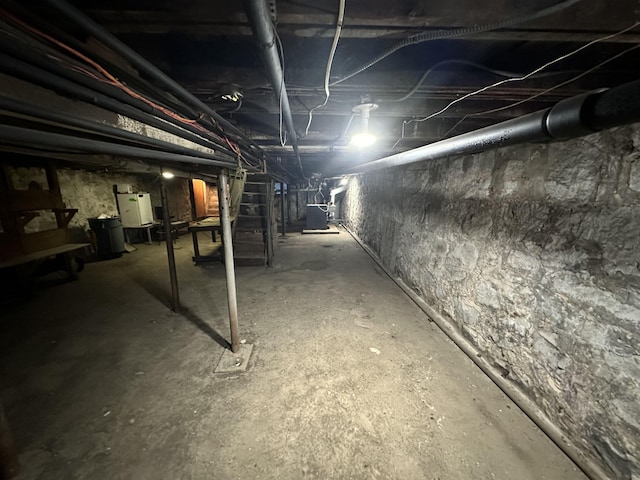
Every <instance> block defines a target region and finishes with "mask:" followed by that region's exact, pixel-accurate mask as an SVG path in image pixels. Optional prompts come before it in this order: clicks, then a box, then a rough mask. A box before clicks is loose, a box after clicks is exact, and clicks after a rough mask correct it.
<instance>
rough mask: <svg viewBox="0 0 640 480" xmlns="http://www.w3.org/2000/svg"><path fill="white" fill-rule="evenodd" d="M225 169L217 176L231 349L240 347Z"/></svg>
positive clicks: (233, 350)
mask: <svg viewBox="0 0 640 480" xmlns="http://www.w3.org/2000/svg"><path fill="white" fill-rule="evenodd" d="M227 180H228V175H227V172H226V170H222V171H221V172H220V175H219V176H218V187H219V189H220V190H219V191H220V193H221V195H220V196H221V198H220V222H221V226H222V245H223V247H224V270H225V273H226V274H227V300H228V303H229V327H230V329H231V351H232V352H233V353H236V352H237V351H238V350H239V349H240V336H239V333H238V302H237V299H236V272H235V266H234V264H233V243H232V239H231V217H230V209H229V185H228V184H227Z"/></svg>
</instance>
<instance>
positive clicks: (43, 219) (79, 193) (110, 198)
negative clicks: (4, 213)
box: [11, 167, 191, 242]
mask: <svg viewBox="0 0 640 480" xmlns="http://www.w3.org/2000/svg"><path fill="white" fill-rule="evenodd" d="M11 173H12V180H13V183H14V186H15V188H17V189H25V190H26V189H28V188H41V189H47V179H46V175H45V172H44V169H42V168H22V167H20V168H12V169H11ZM58 178H59V180H60V190H61V192H62V198H63V201H64V203H65V205H66V206H67V208H77V209H78V213H76V215H75V216H74V217H73V219H72V220H71V223H70V224H69V229H70V231H71V235H72V237H73V238H72V241H75V242H86V241H87V240H88V238H89V236H88V231H89V223H88V220H87V219H88V218H91V217H97V216H99V215H100V214H103V213H104V214H106V215H117V214H118V208H117V205H116V197H115V195H114V193H113V186H114V185H118V184H130V185H132V186H133V191H134V192H149V193H150V194H151V203H152V205H153V206H160V205H161V204H162V202H161V197H160V183H159V179H158V178H157V177H156V176H155V175H144V174H123V173H111V172H108V173H107V172H90V171H86V170H75V169H68V168H60V169H58ZM167 185H168V188H167V190H168V197H169V212H170V214H171V215H173V216H175V217H176V220H191V203H190V200H189V183H188V180H186V179H182V178H177V177H176V178H173V179H172V180H170V181H169V182H168V184H167ZM50 228H56V222H55V216H54V215H53V213H51V212H41V214H40V216H39V217H36V218H35V219H34V220H32V221H31V222H29V223H28V224H27V225H26V227H25V230H26V231H28V232H32V231H40V230H47V229H50Z"/></svg>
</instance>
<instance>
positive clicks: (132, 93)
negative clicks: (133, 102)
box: [0, 8, 230, 143]
mask: <svg viewBox="0 0 640 480" xmlns="http://www.w3.org/2000/svg"><path fill="white" fill-rule="evenodd" d="M0 13H2V14H3V16H4V17H5V18H8V19H10V20H11V21H12V22H13V23H15V24H16V25H18V26H19V27H21V28H22V29H23V30H26V31H27V32H30V33H31V34H33V35H36V36H37V37H40V38H43V39H45V40H47V41H49V42H50V43H52V44H54V45H57V46H58V47H60V48H62V49H63V50H65V51H66V52H68V53H71V54H72V55H73V56H75V57H77V58H79V59H81V60H82V61H84V62H85V63H87V64H88V65H90V66H91V67H93V68H94V69H95V70H96V71H97V72H99V73H100V74H101V75H103V77H104V78H105V80H104V83H108V84H110V85H112V86H114V87H117V88H119V89H120V90H122V91H124V92H125V93H127V94H128V95H130V96H131V97H133V98H135V99H137V100H140V101H142V102H144V103H145V104H147V105H149V106H150V107H152V108H154V109H156V110H158V111H161V112H162V113H164V114H165V115H167V116H168V117H170V118H172V119H173V120H176V121H178V122H180V123H183V124H186V125H191V126H193V127H194V128H196V129H198V130H200V131H201V132H203V133H205V134H207V135H211V134H213V133H212V132H211V131H210V130H209V129H207V128H204V127H203V126H201V125H200V124H199V123H198V120H193V119H190V118H186V117H184V116H182V115H180V114H179V113H176V112H173V111H171V110H169V109H167V108H165V107H163V106H162V105H159V104H157V103H156V102H154V101H152V100H150V99H148V98H147V97H145V96H144V95H141V94H139V93H138V92H136V91H134V90H132V89H131V88H129V87H128V86H127V85H125V84H124V83H123V82H121V81H120V80H119V79H118V78H117V77H115V76H114V75H113V74H111V72H109V71H108V70H107V69H106V68H104V67H103V66H102V65H100V64H99V63H98V62H96V61H94V60H93V59H91V58H89V57H87V56H86V55H84V54H83V53H81V52H79V51H78V50H76V49H74V48H72V47H70V46H69V45H66V44H65V43H63V42H61V41H59V40H57V39H56V38H54V37H52V36H50V35H48V34H46V33H44V32H42V31H40V30H38V29H37V28H35V27H32V26H31V25H29V24H27V23H25V22H23V21H22V20H20V19H19V18H17V17H15V16H14V15H12V14H11V13H9V12H8V11H6V10H4V9H2V8H0ZM48 56H49V57H50V58H52V59H53V60H58V61H60V59H59V58H57V57H55V56H52V55H48ZM62 63H63V64H65V63H66V62H64V61H63V62H62ZM65 66H66V67H67V68H70V69H72V70H74V71H78V72H79V73H84V74H86V75H88V76H90V77H92V78H94V79H96V80H99V78H96V75H95V74H93V73H91V72H89V71H88V70H86V69H84V68H82V67H78V66H75V65H71V66H70V65H69V64H66V65H65ZM210 121H211V122H212V124H213V125H216V122H215V121H214V120H213V119H210ZM218 138H219V139H220V140H223V139H224V140H225V141H226V142H227V143H229V142H230V141H229V139H228V138H226V136H225V137H224V138H220V137H218Z"/></svg>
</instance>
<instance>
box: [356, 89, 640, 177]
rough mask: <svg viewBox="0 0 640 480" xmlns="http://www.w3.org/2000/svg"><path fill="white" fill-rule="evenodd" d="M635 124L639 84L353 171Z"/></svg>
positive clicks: (638, 114) (639, 114) (576, 99)
mask: <svg viewBox="0 0 640 480" xmlns="http://www.w3.org/2000/svg"><path fill="white" fill-rule="evenodd" d="M637 121H640V80H636V81H634V82H630V83H627V84H624V85H621V86H619V87H615V88H612V89H610V90H598V91H595V92H591V93H587V94H583V95H579V96H577V97H572V98H568V99H566V100H562V101H560V102H559V103H557V104H556V105H555V106H554V107H552V108H550V109H547V110H541V111H538V112H534V113H530V114H528V115H524V116H522V117H519V118H514V119H512V120H507V121H506V122H501V123H498V124H496V125H491V126H489V127H485V128H481V129H479V130H475V131H473V132H469V133H465V134H463V135H458V136H456V137H453V138H448V139H446V140H442V141H440V142H435V143H432V144H429V145H425V146H423V147H419V148H415V149H413V150H408V151H406V152H402V153H398V154H396V155H391V156H389V157H385V158H381V159H379V160H374V161H372V162H367V163H364V164H362V165H358V166H357V167H354V168H353V169H351V170H350V171H351V172H353V173H364V172H370V171H374V170H380V169H382V168H389V167H397V166H401V165H409V164H411V163H416V162H422V161H425V160H436V159H438V158H445V157H451V156H455V155H467V154H471V153H479V152H483V151H486V150H490V149H493V148H500V147H506V146H509V145H518V144H521V143H532V142H543V141H551V140H566V139H569V138H575V137H579V136H583V135H588V134H590V133H594V132H597V131H598V130H602V129H605V128H612V127H616V126H620V125H626V124H629V123H633V122H637Z"/></svg>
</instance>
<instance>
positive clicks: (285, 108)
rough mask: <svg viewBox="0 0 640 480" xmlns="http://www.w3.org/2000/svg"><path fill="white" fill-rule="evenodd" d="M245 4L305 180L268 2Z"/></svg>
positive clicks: (250, 0) (250, 1)
mask: <svg viewBox="0 0 640 480" xmlns="http://www.w3.org/2000/svg"><path fill="white" fill-rule="evenodd" d="M244 3H245V9H246V11H247V17H248V18H249V23H250V24H251V29H252V30H253V35H254V36H255V37H256V41H257V42H258V47H259V48H260V54H261V55H262V60H263V62H264V65H265V67H266V69H267V74H268V76H269V81H270V82H271V88H273V90H274V92H275V93H276V100H277V101H278V102H279V103H280V105H281V106H282V117H283V119H284V124H285V127H286V128H287V133H288V134H289V139H290V141H291V145H292V146H293V153H294V154H295V156H296V160H297V161H298V167H299V168H300V175H302V177H303V178H304V171H303V169H302V161H301V160H300V152H299V151H298V135H297V134H296V129H295V125H294V124H293V116H292V115H291V106H290V105H289V97H288V95H287V87H286V86H285V84H284V72H283V71H282V64H281V63H280V62H281V59H280V55H279V54H278V47H277V46H276V35H275V32H274V30H273V23H272V22H271V17H270V13H269V7H268V5H267V0H245V2H244Z"/></svg>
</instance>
